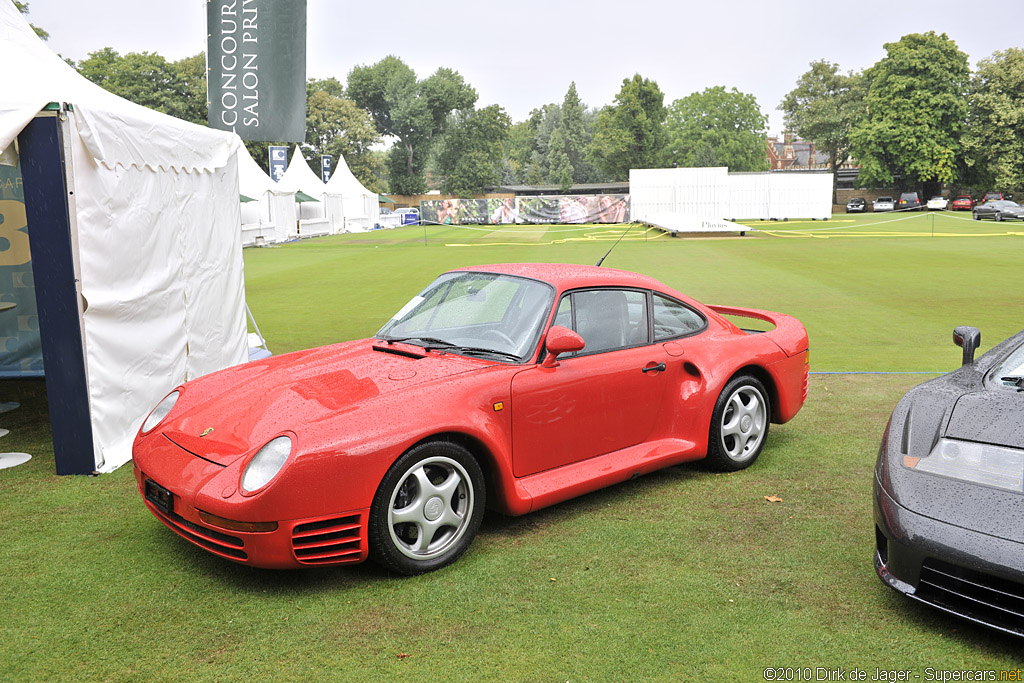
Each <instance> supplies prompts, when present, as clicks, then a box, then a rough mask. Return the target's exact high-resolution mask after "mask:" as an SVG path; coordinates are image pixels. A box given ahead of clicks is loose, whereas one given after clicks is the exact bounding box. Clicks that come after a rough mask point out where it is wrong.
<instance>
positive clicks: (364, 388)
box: [159, 339, 494, 465]
mask: <svg viewBox="0 0 1024 683" xmlns="http://www.w3.org/2000/svg"><path fill="white" fill-rule="evenodd" d="M380 349H384V350H380ZM396 352H397V353H396ZM491 365H494V363H492V362H488V361H484V360H478V359H473V358H466V357H464V356H458V355H454V354H442V353H437V352H425V351H423V350H422V349H420V348H419V347H416V346H409V345H405V344H393V345H391V346H388V345H387V344H384V343H382V342H377V341H375V340H372V339H368V340H361V341H357V342H349V343H346V344H336V345H333V346H325V347H322V348H319V349H313V350H311V351H300V352H297V353H292V354H286V355H283V356H276V357H273V358H268V359H266V360H262V361H257V362H251V363H245V364H243V365H240V366H236V367H234V368H229V369H227V370H223V371H221V372H216V373H213V374H211V375H207V376H206V377H202V378H200V379H197V380H195V381H193V382H189V383H188V384H186V385H185V386H184V388H183V390H182V395H181V398H180V399H179V405H178V406H176V407H175V409H174V410H173V411H172V413H171V417H170V418H169V419H168V420H167V421H165V422H164V424H163V425H162V426H161V428H160V430H159V431H161V432H162V433H163V436H165V437H166V438H168V439H170V440H171V441H173V442H174V443H175V444H177V445H178V446H180V447H181V448H184V449H185V450H187V451H190V452H192V453H194V454H196V455H198V456H200V457H202V458H205V459H207V460H210V461H212V462H216V463H218V464H221V465H229V464H231V463H232V462H234V461H235V460H236V459H238V458H239V457H241V456H242V455H244V454H246V453H247V452H249V451H250V450H253V449H256V448H259V447H261V446H262V445H263V444H265V443H266V442H267V441H269V440H270V439H272V438H274V437H275V436H279V435H280V434H282V433H284V432H286V431H289V430H295V429H296V428H297V427H300V426H301V425H302V424H309V423H312V422H316V421H318V420H322V419H325V418H329V417H335V416H337V415H338V414H340V413H344V412H346V411H350V410H353V409H355V408H356V407H358V406H360V405H361V404H364V403H365V402H367V401H372V400H374V399H376V398H377V397H379V396H384V395H387V394H392V393H395V392H400V391H407V390H409V389H410V388H412V387H415V386H417V385H420V384H423V383H425V382H432V381H436V380H441V379H444V378H446V377H451V376H454V375H459V374H463V373H466V372H471V371H474V370H482V369H484V368H486V367H489V366H491ZM204 433H205V434H206V436H203V434H204Z"/></svg>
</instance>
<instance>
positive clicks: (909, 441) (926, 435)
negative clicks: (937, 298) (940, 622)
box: [874, 327, 1024, 637]
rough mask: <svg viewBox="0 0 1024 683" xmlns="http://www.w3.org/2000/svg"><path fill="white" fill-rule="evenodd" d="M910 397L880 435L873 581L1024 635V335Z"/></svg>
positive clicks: (969, 358) (969, 341) (969, 350)
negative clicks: (878, 580) (874, 574)
mask: <svg viewBox="0 0 1024 683" xmlns="http://www.w3.org/2000/svg"><path fill="white" fill-rule="evenodd" d="M953 340H954V341H955V342H956V344H957V345H958V346H961V347H962V348H963V364H962V367H960V369H958V370H955V371H953V372H951V373H949V374H947V375H943V376H942V377H939V378H937V379H933V380H930V381H928V382H925V383H924V384H921V385H919V386H917V387H915V388H913V389H911V390H910V391H909V392H907V394H906V395H905V396H904V397H903V398H902V399H901V400H900V402H899V403H898V404H897V405H896V408H895V410H893V413H892V417H890V418H889V424H888V425H886V427H885V432H884V433H883V435H882V445H881V448H880V450H879V452H878V461H877V464H876V466H875V479H874V518H875V539H876V547H875V571H876V572H877V574H878V576H879V578H881V580H882V582H883V583H885V584H886V585H887V586H890V587H891V588H893V589H894V590H896V591H897V592H899V593H902V594H903V595H906V596H907V597H909V598H911V599H913V600H916V601H918V602H921V603H924V604H926V605H930V606H932V607H935V608H937V609H940V610H942V611H944V612H947V613H950V614H954V615H957V616H959V617H963V618H964V619H967V620H969V621H973V622H975V623H978V624H982V625H984V626H988V627H991V628H994V629H997V630H999V631H1003V632H1006V633H1010V634H1013V635H1016V636H1021V637H1024V486H1022V482H1024V421H1022V420H1021V419H1020V416H1021V414H1022V412H1024V393H1022V387H1024V331H1021V332H1018V333H1017V334H1015V335H1014V336H1012V337H1010V338H1009V339H1007V340H1005V341H1004V342H1002V343H1001V344H999V345H997V346H995V347H994V348H993V349H991V350H990V351H989V352H988V353H986V354H984V355H983V356H981V357H980V358H978V359H977V360H975V358H974V354H975V351H976V350H977V348H978V345H979V344H980V343H981V333H980V332H979V331H978V330H977V329H976V328H973V327H957V328H956V329H955V330H954V331H953Z"/></svg>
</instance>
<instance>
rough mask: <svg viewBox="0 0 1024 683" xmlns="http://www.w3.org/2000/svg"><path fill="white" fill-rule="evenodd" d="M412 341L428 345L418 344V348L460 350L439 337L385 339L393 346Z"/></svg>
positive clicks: (455, 345)
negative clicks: (415, 340) (416, 340)
mask: <svg viewBox="0 0 1024 683" xmlns="http://www.w3.org/2000/svg"><path fill="white" fill-rule="evenodd" d="M412 339H418V340H419V341H422V342H426V344H416V346H422V347H423V348H425V349H454V348H458V345H457V344H453V343H451V342H450V341H446V340H444V339H438V338H437V337H418V336H415V335H414V336H412V337H384V341H386V342H387V343H388V344H393V343H394V342H407V341H410V340H412Z"/></svg>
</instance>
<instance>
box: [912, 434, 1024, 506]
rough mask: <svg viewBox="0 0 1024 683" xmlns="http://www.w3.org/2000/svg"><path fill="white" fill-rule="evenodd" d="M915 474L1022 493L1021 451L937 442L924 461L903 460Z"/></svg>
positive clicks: (1023, 459)
mask: <svg viewBox="0 0 1024 683" xmlns="http://www.w3.org/2000/svg"><path fill="white" fill-rule="evenodd" d="M903 464H904V465H905V466H906V467H909V468H910V469H912V470H914V471H915V472H928V473H930V474H937V475H939V476H941V477H949V478H951V479H959V480H960V481H967V482H971V483H972V484H981V485H983V486H992V487H995V488H999V489H1006V490H1008V491H1016V492H1018V493H1021V492H1024V451H1021V450H1020V449H1017V448H1006V447H1004V446H996V445H994V444H988V443H976V442H974V441H960V440H958V439H946V438H942V439H939V440H938V441H937V442H936V444H935V447H934V448H932V450H931V452H930V453H929V454H928V455H927V456H926V457H924V458H915V457H911V456H909V455H905V456H903Z"/></svg>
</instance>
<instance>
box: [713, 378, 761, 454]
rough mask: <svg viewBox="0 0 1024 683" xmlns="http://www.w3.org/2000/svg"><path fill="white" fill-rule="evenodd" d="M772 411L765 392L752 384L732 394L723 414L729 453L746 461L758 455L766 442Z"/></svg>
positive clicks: (726, 445) (723, 434)
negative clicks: (766, 431)
mask: <svg viewBox="0 0 1024 683" xmlns="http://www.w3.org/2000/svg"><path fill="white" fill-rule="evenodd" d="M767 423H768V412H767V411H766V410H765V403H764V401H763V400H762V398H761V393H760V392H759V391H758V390H757V389H755V388H754V387H752V386H750V385H744V386H741V387H740V388H738V389H737V390H736V391H734V392H732V396H730V397H729V400H728V402H727V403H726V407H725V411H724V412H723V413H722V429H721V435H722V436H721V439H722V448H723V450H724V451H725V454H726V455H727V456H729V458H731V459H732V460H737V461H742V460H746V459H747V458H748V457H750V454H751V453H755V452H757V449H758V447H759V446H760V445H761V440H762V439H764V434H765V427H766V426H767Z"/></svg>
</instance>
